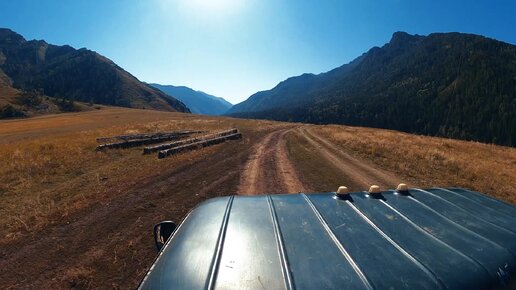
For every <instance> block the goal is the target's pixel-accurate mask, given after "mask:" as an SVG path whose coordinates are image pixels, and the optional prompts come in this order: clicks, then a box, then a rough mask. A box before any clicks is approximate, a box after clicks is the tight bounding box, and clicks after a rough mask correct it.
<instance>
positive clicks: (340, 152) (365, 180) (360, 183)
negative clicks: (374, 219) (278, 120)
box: [297, 127, 400, 190]
mask: <svg viewBox="0 0 516 290" xmlns="http://www.w3.org/2000/svg"><path fill="white" fill-rule="evenodd" d="M297 132H298V133H299V134H301V135H302V136H303V137H304V138H305V139H306V140H307V141H308V142H309V144H310V145H311V146H313V148H314V150H316V151H317V152H318V153H319V154H320V156H321V157H322V158H324V159H326V161H327V163H328V165H329V166H332V167H333V168H334V169H335V170H338V171H340V172H341V174H342V175H344V176H346V177H347V178H346V179H347V180H349V181H350V182H351V184H346V186H353V187H355V188H363V189H364V190H367V189H368V188H369V186H371V185H373V184H375V185H379V186H380V187H382V188H385V189H386V188H396V186H397V184H399V183H400V179H399V178H398V177H396V176H394V175H393V174H391V173H389V172H386V171H383V170H381V169H379V168H378V167H377V166H375V165H374V164H370V163H369V162H367V161H365V160H360V159H357V158H355V157H352V156H351V155H349V154H348V153H346V152H345V150H344V149H345V148H341V147H338V146H337V145H335V144H333V143H332V142H330V141H328V140H326V139H324V138H322V137H321V136H319V135H317V134H316V133H314V132H313V131H312V130H310V129H309V128H306V127H305V128H300V129H298V130H297Z"/></svg>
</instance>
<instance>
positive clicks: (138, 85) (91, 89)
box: [0, 29, 189, 112]
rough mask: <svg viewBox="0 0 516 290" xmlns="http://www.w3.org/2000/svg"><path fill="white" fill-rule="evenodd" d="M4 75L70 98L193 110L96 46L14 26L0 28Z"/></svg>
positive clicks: (6, 83)
mask: <svg viewBox="0 0 516 290" xmlns="http://www.w3.org/2000/svg"><path fill="white" fill-rule="evenodd" d="M0 79H1V80H0V81H1V83H0V86H2V87H4V89H5V88H7V87H12V88H13V89H15V90H18V91H26V92H31V91H38V92H39V93H40V94H41V95H45V96H49V97H53V98H55V99H59V100H62V101H67V102H73V101H81V102H84V103H92V104H93V103H94V104H105V105H112V106H122V107H133V108H148V109H157V110H165V111H179V112H188V111H189V110H188V108H187V107H186V106H185V105H184V104H183V103H182V102H180V101H178V100H176V99H175V98H173V97H170V96H168V95H166V94H165V93H163V92H161V91H159V90H157V89H155V88H153V87H150V86H148V85H147V84H144V83H142V82H140V81H139V80H138V79H136V78H135V77H134V76H132V75H131V74H129V73H128V72H126V71H125V70H123V69H122V68H120V67H119V66H117V65H116V64H115V63H113V62H112V61H111V60H109V59H107V58H106V57H104V56H102V55H100V54H98V53H96V52H94V51H91V50H88V49H85V48H82V49H79V50H76V49H74V48H72V47H70V46H66V45H65V46H56V45H51V44H48V43H46V42H45V41H42V40H31V41H27V40H25V39H24V38H23V37H22V36H21V35H19V34H17V33H15V32H13V31H11V30H9V29H0ZM6 90H7V89H6ZM0 109H1V108H0Z"/></svg>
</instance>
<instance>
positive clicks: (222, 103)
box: [150, 84, 233, 115]
mask: <svg viewBox="0 0 516 290" xmlns="http://www.w3.org/2000/svg"><path fill="white" fill-rule="evenodd" d="M150 85H151V86H153V87H155V88H157V89H159V90H161V91H162V92H164V93H166V94H168V95H169V96H174V97H175V98H177V99H178V100H180V101H181V102H183V103H185V105H186V106H187V107H188V108H189V109H190V110H191V111H192V113H194V114H204V115H222V114H224V113H226V112H227V111H228V110H229V109H230V108H231V107H232V106H233V105H232V104H231V103H229V102H228V101H226V100H224V99H223V98H219V97H215V96H212V95H209V94H206V93H204V92H201V91H195V90H192V89H191V88H189V87H184V86H178V87H176V86H171V85H160V84H150Z"/></svg>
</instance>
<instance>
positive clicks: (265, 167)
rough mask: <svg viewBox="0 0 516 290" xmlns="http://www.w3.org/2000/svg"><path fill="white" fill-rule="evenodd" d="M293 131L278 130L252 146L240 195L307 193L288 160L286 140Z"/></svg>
mask: <svg viewBox="0 0 516 290" xmlns="http://www.w3.org/2000/svg"><path fill="white" fill-rule="evenodd" d="M293 130H294V129H281V130H277V131H274V132H272V133H269V134H268V135H266V136H265V138H263V139H262V140H261V141H260V142H259V143H257V144H256V145H255V146H254V148H253V150H252V153H251V155H250V157H249V160H248V162H247V163H246V165H245V167H244V168H243V171H242V173H241V177H240V185H239V187H238V191H237V192H238V193H239V194H241V195H254V194H263V193H294V192H309V191H310V188H309V186H307V185H305V184H304V183H303V181H302V179H301V178H300V177H299V174H298V172H297V171H296V169H295V167H294V165H293V164H292V162H291V161H290V159H289V156H288V150H287V145H286V140H285V136H286V135H287V134H289V133H292V131H293Z"/></svg>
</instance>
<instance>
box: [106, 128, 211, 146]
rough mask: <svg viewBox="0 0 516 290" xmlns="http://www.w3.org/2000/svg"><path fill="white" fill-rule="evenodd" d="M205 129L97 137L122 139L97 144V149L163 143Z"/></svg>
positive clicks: (107, 139)
mask: <svg viewBox="0 0 516 290" xmlns="http://www.w3.org/2000/svg"><path fill="white" fill-rule="evenodd" d="M203 132H204V131H174V132H161V133H153V134H132V135H120V136H113V137H103V138H97V142H105V141H109V140H122V141H117V142H111V143H106V144H101V145H99V146H97V149H96V150H97V151H101V150H104V149H113V148H129V147H136V146H141V145H148V144H155V143H161V142H165V141H170V140H177V139H179V138H183V137H188V136H190V135H192V134H197V133H203Z"/></svg>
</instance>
